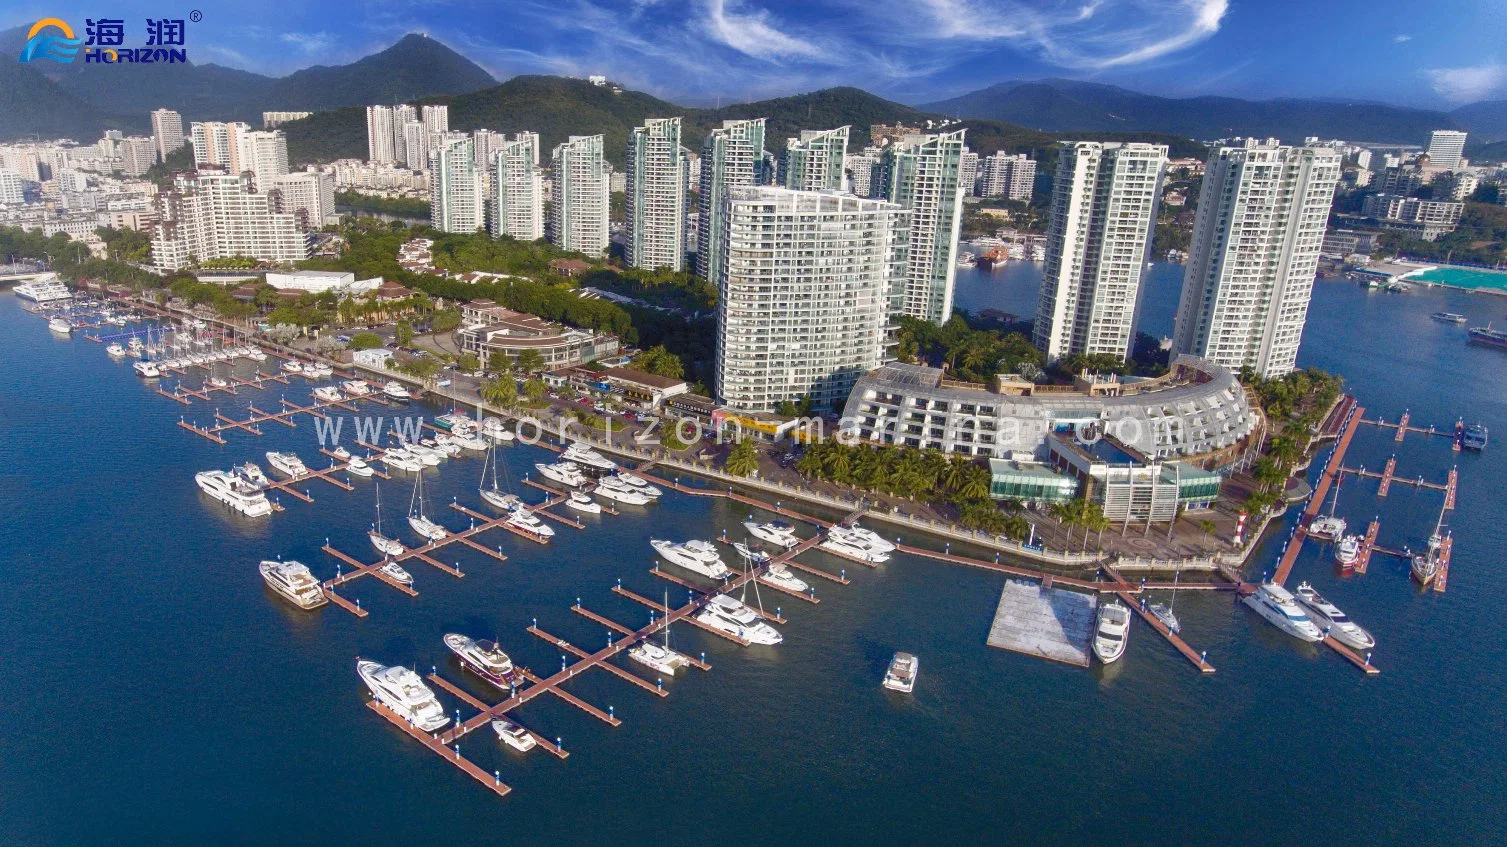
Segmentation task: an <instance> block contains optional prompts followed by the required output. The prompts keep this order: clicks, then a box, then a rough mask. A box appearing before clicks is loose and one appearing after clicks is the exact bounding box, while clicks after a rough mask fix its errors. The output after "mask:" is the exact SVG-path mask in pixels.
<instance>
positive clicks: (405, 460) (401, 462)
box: [377, 448, 424, 471]
mask: <svg viewBox="0 0 1507 847" xmlns="http://www.w3.org/2000/svg"><path fill="white" fill-rule="evenodd" d="M377 460H378V461H380V462H381V463H382V464H384V465H387V466H388V467H389V468H397V469H398V470H400V471H418V470H423V467H424V465H423V463H421V462H420V461H419V460H418V459H416V458H414V457H413V455H412V454H410V453H409V452H408V451H407V450H403V449H401V448H394V449H392V450H388V451H387V452H385V453H383V454H382V455H381V456H378V457H377Z"/></svg>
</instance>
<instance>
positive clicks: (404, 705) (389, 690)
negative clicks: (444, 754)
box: [356, 660, 450, 732]
mask: <svg viewBox="0 0 1507 847" xmlns="http://www.w3.org/2000/svg"><path fill="white" fill-rule="evenodd" d="M356 674H357V675H358V676H360V677H361V681H362V682H364V683H366V687H367V688H369V689H371V692H372V695H373V696H375V697H376V698H377V702H379V703H381V704H382V705H383V706H386V707H387V708H389V709H391V710H392V711H393V712H396V713H397V715H398V717H400V718H403V719H404V720H407V721H408V722H409V723H411V724H413V725H414V726H416V727H418V728H419V729H421V730H423V731H424V732H434V731H435V730H437V729H439V728H440V727H442V726H444V725H445V724H447V723H449V722H450V718H449V717H448V716H446V715H445V708H444V707H443V706H441V705H440V701H438V700H436V699H435V697H434V692H433V691H430V690H429V686H427V685H425V684H424V680H423V679H422V678H420V677H419V675H418V673H417V672H415V671H413V670H410V669H408V668H405V667H403V666H402V665H392V666H391V667H388V666H386V665H382V664H380V663H378V662H371V661H366V660H357V661H356Z"/></svg>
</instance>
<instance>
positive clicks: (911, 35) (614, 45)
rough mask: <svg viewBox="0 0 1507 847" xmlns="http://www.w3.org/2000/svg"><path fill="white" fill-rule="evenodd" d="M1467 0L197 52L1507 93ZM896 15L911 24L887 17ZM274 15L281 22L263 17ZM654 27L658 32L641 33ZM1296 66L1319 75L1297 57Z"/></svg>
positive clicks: (711, 71)
mask: <svg viewBox="0 0 1507 847" xmlns="http://www.w3.org/2000/svg"><path fill="white" fill-rule="evenodd" d="M1394 2H1395V0H1394ZM1387 5H1391V4H1389V3H1383V4H1381V6H1383V7H1385V6H1387ZM1397 5H1399V6H1400V4H1397ZM1467 5H1470V6H1479V7H1480V9H1481V11H1482V12H1483V14H1482V15H1478V16H1477V15H1470V14H1466V13H1463V12H1462V13H1461V14H1458V15H1451V16H1431V17H1429V18H1426V19H1416V20H1414V19H1399V18H1397V17H1395V16H1392V15H1388V14H1383V13H1380V10H1379V9H1378V4H1375V3H1361V2H1359V0H1342V2H1337V3H1331V4H1325V6H1324V7H1323V8H1322V9H1313V10H1309V14H1310V15H1311V16H1312V21H1311V22H1312V23H1313V24H1314V25H1313V26H1308V27H1304V28H1301V29H1299V30H1293V29H1291V28H1290V27H1288V26H1287V25H1286V24H1287V22H1286V20H1285V18H1284V16H1282V15H1274V14H1269V12H1271V11H1272V9H1271V6H1272V4H1271V3H1263V2H1254V0H1176V2H1161V3H1152V4H1147V3H1132V2H1129V0H1106V1H1105V2H1099V3H1094V4H1090V5H1086V6H1085V5H1082V4H1069V3H1046V4H1033V7H1031V8H1023V7H1020V6H1017V5H1015V4H1010V3H1005V2H997V1H996V0H973V2H964V0H930V2H926V3H922V4H914V5H912V6H910V7H900V6H899V4H897V3H893V2H883V3H876V4H871V5H870V6H869V7H866V8H863V9H859V10H856V11H855V10H853V9H848V8H846V7H838V6H827V5H820V6H819V5H814V4H796V3H791V2H783V0H742V1H741V2H737V0H679V2H677V0H655V1H654V2H637V3H633V4H623V7H622V8H618V7H617V6H615V5H609V4H606V3H600V2H592V1H591V0H574V2H570V3H567V4H566V8H565V9H562V8H561V6H560V4H558V3H549V2H543V0H517V2H514V3H511V4H510V5H509V11H510V12H511V13H512V14H511V16H510V26H509V27H507V28H506V29H502V28H497V27H495V26H489V24H491V23H492V21H491V20H489V10H487V9H485V8H482V7H474V8H473V7H450V6H444V7H435V6H432V5H427V4H420V3H417V2H390V3H384V4H381V6H380V7H378V8H375V9H373V10H372V13H371V14H368V15H362V16H350V15H346V14H343V13H344V12H345V11H347V10H346V9H345V8H344V7H337V6H336V5H335V4H332V3H326V2H313V3H304V4H296V5H295V4H277V6H278V7H277V8H276V9H275V11H274V15H272V16H269V15H268V14H267V12H266V10H264V9H261V8H258V9H257V10H251V9H247V10H244V11H243V10H239V9H233V8H225V9H221V10H215V12H214V13H213V14H209V15H206V16H204V19H203V21H201V22H198V23H196V24H195V25H194V29H193V30H192V35H193V46H192V48H191V50H192V56H193V60H194V61H196V62H200V63H209V62H213V63H216V64H220V65H223V66H227V67H233V68H238V69H243V70H249V71H253V72H256V73H262V74H268V75H273V76H281V75H285V74H287V73H290V72H292V71H294V70H299V69H302V68H306V67H309V66H312V65H316V64H324V65H329V64H336V63H340V62H348V61H353V60H355V59H357V58H360V57H362V56H365V55H370V54H371V53H374V52H377V51H379V50H381V49H383V48H384V47H386V46H388V45H389V44H391V43H392V42H393V41H396V40H397V39H398V38H400V37H401V36H402V35H404V34H406V33H409V32H423V33H426V34H429V35H431V36H433V37H435V38H438V39H440V40H442V41H444V42H445V43H447V44H449V45H451V46H452V47H454V48H455V49H456V50H458V51H460V52H462V53H464V54H465V55H467V56H468V57H470V58H471V59H473V61H476V62H477V63H478V64H480V65H482V66H483V67H485V68H486V69H487V70H488V71H489V72H491V73H492V75H493V76H495V77H497V78H498V79H499V80H504V79H507V78H509V77H511V76H514V75H518V74H529V73H545V74H560V75H567V76H581V77H584V76H586V75H589V74H598V73H600V74H606V75H608V76H610V77H612V78H613V79H615V80H619V81H621V82H623V83H625V84H628V85H630V86H631V87H634V88H638V89H642V90H645V91H648V92H651V93H654V94H656V95H658V96H663V97H670V98H672V99H673V98H679V99H680V101H682V102H685V103H687V104H688V105H700V104H703V103H710V102H713V101H715V100H717V99H719V98H720V99H721V100H723V101H731V100H747V99H758V98H761V97H768V96H779V95H785V94H791V93H796V92H799V91H806V90H812V89H815V88H822V87H829V86H833V85H858V86H861V87H865V88H868V89H870V90H873V91H875V92H876V93H881V94H883V95H885V96H888V97H892V98H894V99H899V100H902V101H906V102H912V103H919V102H926V101H929V100H934V99H941V98H945V97H949V96H953V95H956V94H960V93H963V92H966V91H970V90H974V89H977V88H982V87H985V86H987V85H990V84H993V83H996V82H1001V81H1007V80H1013V79H1036V78H1046V77H1068V78H1075V79H1084V80H1090V81H1095V82H1104V83H1110V84H1116V85H1122V86H1126V87H1130V88H1135V89H1139V90H1146V91H1148V92H1151V93H1156V94H1161V95H1165V96H1194V95H1202V94H1223V95H1233V96H1241V97H1249V98H1255V99H1266V98H1276V97H1338V98H1351V99H1367V100H1381V101H1387V102H1396V103H1400V104H1404V105H1411V106H1419V107H1429V108H1444V107H1448V106H1453V105H1459V104H1462V103H1466V102H1471V101H1476V100H1485V99H1492V98H1500V97H1503V96H1507V65H1504V64H1502V60H1501V57H1500V56H1498V55H1497V54H1496V52H1495V51H1494V50H1493V49H1492V47H1491V45H1492V44H1495V43H1500V42H1501V40H1502V37H1503V35H1504V34H1507V30H1504V24H1503V22H1502V18H1501V16H1500V15H1493V14H1484V13H1485V12H1488V11H1490V9H1489V7H1488V6H1487V4H1485V3H1480V2H1475V0H1472V2H1471V3H1469V4H1467ZM562 11H563V12H565V13H564V14H562ZM1399 11H1400V9H1399ZM97 13H98V10H96V9H93V8H91V7H88V6H87V4H83V3H80V2H64V3H62V4H48V5H47V6H46V7H45V8H41V7H37V8H25V9H23V10H19V11H18V13H17V14H15V15H14V17H13V19H12V20H10V21H8V22H7V23H8V24H9V26H29V25H30V23H31V22H33V21H35V20H38V19H39V18H41V17H46V16H59V17H62V18H64V19H70V18H72V19H78V20H80V21H82V20H83V19H84V18H86V17H91V16H94V15H96V14H97ZM111 13H112V14H118V15H120V16H122V17H124V18H127V19H130V18H138V17H145V16H152V15H159V14H161V13H162V10H160V9H158V8H156V7H153V6H151V5H150V4H146V3H141V2H136V1H135V0H131V2H125V3H122V4H117V6H115V7H112V9H111ZM900 13H905V14H904V17H905V20H906V21H907V26H906V27H900V28H896V27H893V26H891V25H890V24H892V22H893V20H894V18H895V15H897V14H900ZM269 17H275V19H276V20H277V21H278V24H277V25H268V24H267V22H266V21H267V20H268V19H269ZM1339 26H1342V27H1343V28H1344V31H1345V32H1346V34H1347V37H1349V38H1352V39H1355V40H1357V41H1358V42H1361V43H1367V44H1371V45H1374V47H1375V48H1376V49H1377V50H1378V51H1384V52H1385V53H1386V54H1387V55H1388V59H1389V60H1388V61H1386V62H1382V63H1377V62H1365V63H1360V62H1350V61H1347V60H1346V59H1344V58H1341V56H1340V55H1338V54H1336V53H1335V52H1334V51H1332V50H1330V49H1328V48H1329V39H1330V37H1331V33H1332V32H1333V31H1334V27H1339ZM7 28H9V27H7ZM649 31H653V32H656V37H655V38H653V39H649V38H646V37H644V35H643V33H645V32H649ZM1295 66H1296V67H1301V68H1305V69H1306V70H1307V71H1308V72H1307V73H1302V74H1291V73H1288V72H1287V71H1288V70H1289V69H1290V68H1292V67H1295Z"/></svg>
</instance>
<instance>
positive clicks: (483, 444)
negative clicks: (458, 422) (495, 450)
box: [450, 430, 488, 453]
mask: <svg viewBox="0 0 1507 847" xmlns="http://www.w3.org/2000/svg"><path fill="white" fill-rule="evenodd" d="M450 443H451V444H454V445H456V446H457V447H461V448H463V449H466V450H471V451H474V452H477V453H480V452H481V451H483V450H485V449H487V446H488V445H487V441H486V439H484V438H482V437H481V436H479V435H476V434H475V433H473V432H471V431H470V430H464V431H458V432H454V433H452V434H451V435H450Z"/></svg>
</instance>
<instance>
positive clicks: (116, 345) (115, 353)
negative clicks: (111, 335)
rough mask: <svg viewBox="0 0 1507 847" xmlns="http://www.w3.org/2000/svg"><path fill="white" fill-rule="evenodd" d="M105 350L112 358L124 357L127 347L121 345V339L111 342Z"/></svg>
mask: <svg viewBox="0 0 1507 847" xmlns="http://www.w3.org/2000/svg"><path fill="white" fill-rule="evenodd" d="M105 352H106V353H108V354H109V356H110V358H112V359H124V358H125V357H126V348H124V347H122V346H120V342H119V341H112V342H110V346H109V347H106V348H105Z"/></svg>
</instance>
